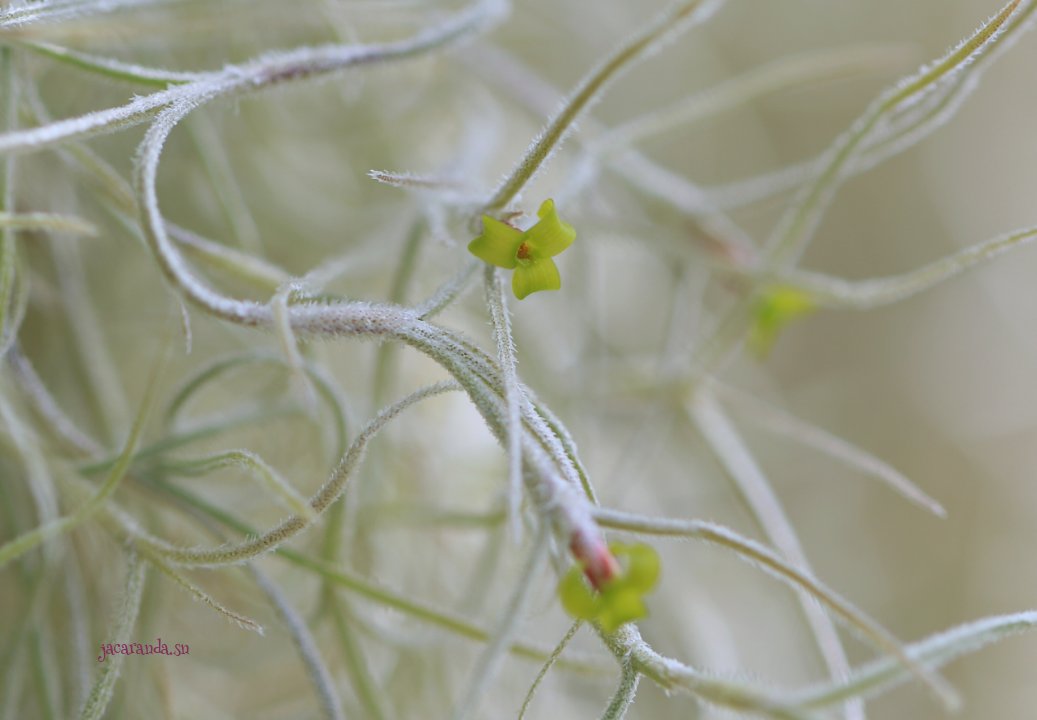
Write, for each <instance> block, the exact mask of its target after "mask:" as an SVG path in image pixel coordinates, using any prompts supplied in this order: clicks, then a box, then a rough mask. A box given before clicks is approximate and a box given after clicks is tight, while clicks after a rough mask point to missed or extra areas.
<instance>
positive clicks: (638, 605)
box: [558, 543, 659, 633]
mask: <svg viewBox="0 0 1037 720" xmlns="http://www.w3.org/2000/svg"><path fill="white" fill-rule="evenodd" d="M609 550H610V551H611V552H612V554H613V555H614V556H616V558H617V559H618V560H619V561H620V564H621V565H622V570H621V571H620V572H619V573H618V574H617V575H616V576H615V577H613V578H612V579H610V580H608V581H607V582H605V584H604V585H603V586H602V588H601V591H600V592H595V591H594V590H592V589H591V588H590V587H589V586H588V584H587V582H586V580H585V579H584V573H583V568H582V567H581V566H580V565H574V566H573V567H571V568H570V569H569V572H568V573H566V575H565V577H564V578H562V582H561V583H559V585H558V596H559V597H560V598H561V600H562V607H564V608H565V611H566V612H567V613H569V614H570V615H572V616H573V617H574V618H577V619H580V620H592V621H597V622H598V624H600V625H601V628H602V630H604V631H605V632H608V633H611V632H615V630H616V629H617V628H619V626H620V625H622V624H623V623H627V622H630V621H631V620H637V619H638V618H643V617H645V616H646V615H648V609H647V608H646V607H645V603H644V600H643V599H642V598H643V596H644V595H647V594H648V593H649V592H650V591H651V590H652V588H654V587H655V584H656V582H657V581H658V580H659V555H658V554H657V553H656V552H655V550H654V549H653V548H652V547H651V546H649V545H645V544H643V543H638V544H636V545H623V544H621V543H611V544H609Z"/></svg>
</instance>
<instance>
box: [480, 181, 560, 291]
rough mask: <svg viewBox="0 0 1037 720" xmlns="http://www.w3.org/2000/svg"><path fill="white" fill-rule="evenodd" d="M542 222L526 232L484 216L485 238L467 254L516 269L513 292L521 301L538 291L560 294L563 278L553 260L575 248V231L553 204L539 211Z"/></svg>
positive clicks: (498, 265)
mask: <svg viewBox="0 0 1037 720" xmlns="http://www.w3.org/2000/svg"><path fill="white" fill-rule="evenodd" d="M537 216H538V217H539V218H540V220H538V221H537V224H536V225H534V226H533V227H531V228H529V230H526V231H525V232H523V231H522V230H519V229H518V228H513V227H512V226H511V225H508V224H507V223H502V222H501V221H500V220H494V219H493V218H491V217H490V216H489V215H483V217H482V222H483V232H482V235H480V236H479V237H477V238H475V240H472V242H470V243H469V244H468V251H469V252H471V253H472V255H475V256H476V257H477V258H479V259H480V260H484V261H486V262H488V263H490V264H491V265H496V266H497V267H502V268H507V269H508V270H512V269H514V271H515V272H514V274H513V275H512V276H511V289H512V290H513V291H514V292H515V297H517V298H518V299H519V300H521V299H522V298H524V297H526V296H527V295H529V294H530V293H535V292H537V291H539V290H558V289H560V288H561V287H562V278H561V276H560V275H559V274H558V266H557V265H555V263H554V260H552V259H551V258H552V257H554V256H555V255H557V254H558V253H560V252H562V251H563V250H565V249H566V248H567V247H569V246H570V245H572V243H573V240H575V239H576V231H575V230H573V227H572V225H570V224H569V223H566V222H562V220H561V219H560V218H559V217H558V212H557V211H556V210H555V204H554V200H550V199H548V200H544V202H543V203H542V204H541V205H540V209H539V210H537Z"/></svg>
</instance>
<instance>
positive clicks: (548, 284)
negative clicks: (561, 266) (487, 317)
mask: <svg viewBox="0 0 1037 720" xmlns="http://www.w3.org/2000/svg"><path fill="white" fill-rule="evenodd" d="M561 287H562V277H561V275H559V274H558V266H557V265H555V263H554V260H552V259H551V258H541V259H538V260H532V261H530V262H529V264H528V265H527V264H523V265H519V266H518V267H517V268H515V272H514V274H512V276H511V289H512V290H514V291H515V297H517V298H518V299H519V300H521V299H522V298H524V297H526V296H527V295H529V294H530V293H535V292H539V291H540V290H560V289H561Z"/></svg>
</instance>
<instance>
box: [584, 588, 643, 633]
mask: <svg viewBox="0 0 1037 720" xmlns="http://www.w3.org/2000/svg"><path fill="white" fill-rule="evenodd" d="M647 615H648V608H646V607H645V604H644V601H643V600H641V593H639V592H638V591H637V590H634V589H632V588H627V587H616V588H608V589H606V590H605V591H604V592H603V593H602V595H601V608H600V610H599V611H598V615H597V617H596V618H595V619H596V620H597V621H598V622H599V623H600V624H601V629H602V630H604V631H605V632H607V633H612V632H615V631H616V630H617V629H618V628H619V626H620V625H623V624H624V623H628V622H630V621H631V620H640V619H641V618H643V617H646V616H647Z"/></svg>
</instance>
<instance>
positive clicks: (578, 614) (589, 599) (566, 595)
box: [558, 565, 601, 620]
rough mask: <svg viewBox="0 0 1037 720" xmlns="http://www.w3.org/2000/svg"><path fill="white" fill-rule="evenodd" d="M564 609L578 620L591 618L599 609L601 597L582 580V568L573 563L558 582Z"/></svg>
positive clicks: (595, 615)
mask: <svg viewBox="0 0 1037 720" xmlns="http://www.w3.org/2000/svg"><path fill="white" fill-rule="evenodd" d="M558 596H559V598H560V599H561V601H562V607H563V608H565V611H566V612H567V613H569V614H570V615H572V616H573V617H574V618H577V619H578V620H593V619H594V618H595V617H597V615H598V613H599V612H600V611H601V598H600V597H599V596H598V595H596V594H595V593H594V591H592V590H591V589H590V588H589V587H587V584H586V583H585V582H584V580H583V568H582V567H580V566H579V565H573V566H572V567H571V568H569V572H567V573H566V574H565V577H563V578H562V581H561V582H560V583H559V584H558Z"/></svg>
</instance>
